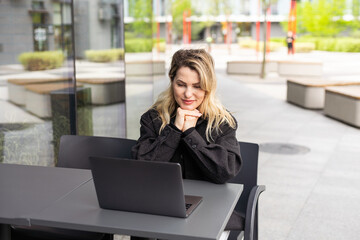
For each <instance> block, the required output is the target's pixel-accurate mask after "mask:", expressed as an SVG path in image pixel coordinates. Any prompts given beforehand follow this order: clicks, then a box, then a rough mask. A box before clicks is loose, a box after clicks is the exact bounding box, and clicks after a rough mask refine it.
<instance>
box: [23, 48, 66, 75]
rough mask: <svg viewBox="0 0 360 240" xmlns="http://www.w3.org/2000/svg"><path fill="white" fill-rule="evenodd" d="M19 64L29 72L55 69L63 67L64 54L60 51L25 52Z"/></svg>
mask: <svg viewBox="0 0 360 240" xmlns="http://www.w3.org/2000/svg"><path fill="white" fill-rule="evenodd" d="M19 62H20V63H21V64H22V65H23V67H24V69H25V70H28V71H40V70H48V69H54V68H59V67H61V66H62V64H63V62H64V54H63V53H62V52H60V51H45V52H25V53H22V54H20V55H19Z"/></svg>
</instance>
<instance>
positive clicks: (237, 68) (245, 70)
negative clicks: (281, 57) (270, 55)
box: [226, 61, 277, 75]
mask: <svg viewBox="0 0 360 240" xmlns="http://www.w3.org/2000/svg"><path fill="white" fill-rule="evenodd" d="M261 65H262V62H261V61H228V62H227V68H226V69H227V73H228V74H250V75H259V74H260V73H261ZM276 71H277V62H276V61H267V62H266V65H265V72H266V73H269V72H276Z"/></svg>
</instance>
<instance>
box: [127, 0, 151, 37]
mask: <svg viewBox="0 0 360 240" xmlns="http://www.w3.org/2000/svg"><path fill="white" fill-rule="evenodd" d="M129 9H130V16H132V17H133V18H134V22H133V24H132V28H133V31H134V32H135V34H136V35H138V36H140V37H147V38H150V37H152V34H153V28H154V24H153V19H154V16H153V9H152V0H130V1H129Z"/></svg>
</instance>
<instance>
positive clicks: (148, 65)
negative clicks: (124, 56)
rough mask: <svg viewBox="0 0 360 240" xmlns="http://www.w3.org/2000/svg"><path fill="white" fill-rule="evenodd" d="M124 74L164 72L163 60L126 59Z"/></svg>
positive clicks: (159, 73)
mask: <svg viewBox="0 0 360 240" xmlns="http://www.w3.org/2000/svg"><path fill="white" fill-rule="evenodd" d="M125 71H126V76H144V75H162V74H165V61H162V60H159V61H155V60H154V61H126V62H125Z"/></svg>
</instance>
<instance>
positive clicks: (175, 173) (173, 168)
mask: <svg viewBox="0 0 360 240" xmlns="http://www.w3.org/2000/svg"><path fill="white" fill-rule="evenodd" d="M89 160H90V166H91V171H92V174H93V179H94V184H95V189H96V195H97V198H98V202H99V205H100V207H101V208H104V209H113V210H120V211H128V212H139V213H147V214H155V215H164V216H171V217H181V218H186V217H188V216H189V215H190V214H191V213H192V212H193V211H194V209H195V208H196V207H197V206H198V205H199V204H200V202H201V201H202V197H200V196H185V195H184V190H183V180H182V176H181V166H180V164H178V163H169V162H166V163H165V162H153V161H143V160H134V159H125V158H109V157H90V158H89Z"/></svg>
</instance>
